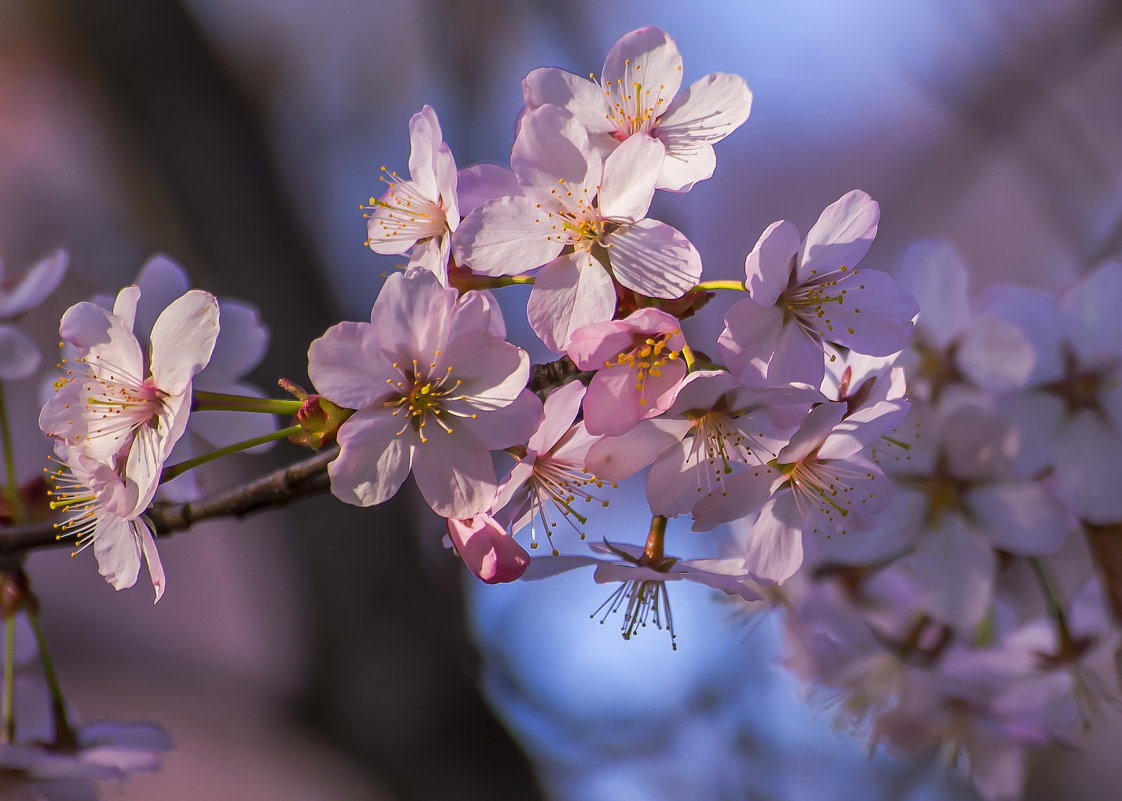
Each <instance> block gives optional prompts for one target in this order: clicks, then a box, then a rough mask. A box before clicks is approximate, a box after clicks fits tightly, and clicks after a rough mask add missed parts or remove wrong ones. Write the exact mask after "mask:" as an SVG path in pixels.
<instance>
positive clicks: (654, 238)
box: [604, 220, 701, 298]
mask: <svg viewBox="0 0 1122 801" xmlns="http://www.w3.org/2000/svg"><path fill="white" fill-rule="evenodd" d="M604 246H605V247H606V248H608V254H609V258H610V259H611V263H612V274H613V275H615V277H616V280H617V281H619V282H620V283H621V284H623V285H624V286H625V287H627V288H628V289H632V290H634V291H636V292H638V293H639V294H641V295H646V296H648V297H652V298H678V297H681V296H682V295H684V294H685V293H686V292H688V291H689V290H690V289H692V288H693V287H694V286H696V285H697V282H698V281H699V280H701V256H700V254H698V252H697V249H696V248H694V246H693V244H692V243H691V242H690V241H689V240H688V239H686V237H685V235H684V234H682V233H681V232H680V231H678V230H677V229H675V228H672V227H670V226H669V225H667V224H666V223H662V222H659V221H658V220H639V221H638V222H636V223H629V224H627V225H622V226H620V227H619V228H618V229H617V230H616V231H614V232H613V233H611V234H609V235H608V236H606V237H605V238H604Z"/></svg>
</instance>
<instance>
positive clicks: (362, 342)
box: [308, 323, 401, 409]
mask: <svg viewBox="0 0 1122 801" xmlns="http://www.w3.org/2000/svg"><path fill="white" fill-rule="evenodd" d="M308 376H309V377H310V378H311V379H312V385H313V386H314V387H315V389H316V392H318V393H319V394H321V395H323V396H324V397H325V398H327V399H328V400H330V401H331V402H332V403H337V404H338V405H340V406H342V407H344V408H347V409H364V408H366V407H367V406H369V405H370V404H372V403H374V401H375V400H377V399H379V398H383V397H385V396H386V395H387V394H388V393H389V391H390V390H391V389H392V387H390V386H389V385H387V383H386V381H387V380H391V381H392V380H400V379H401V374H400V373H399V372H398V371H396V370H394V369H393V368H392V367H391V366H390V363H389V362H388V361H386V358H385V356H383V355H382V351H381V349H380V348H379V347H378V338H377V332H376V331H375V330H374V326H373V325H371V324H370V323H337V324H336V325H333V326H331V328H329V329H327V332H326V333H325V334H324V335H323V336H322V337H320V338H319V339H317V340H315V341H314V342H312V344H311V345H310V346H309V347H308Z"/></svg>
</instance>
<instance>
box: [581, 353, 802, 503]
mask: <svg viewBox="0 0 1122 801" xmlns="http://www.w3.org/2000/svg"><path fill="white" fill-rule="evenodd" d="M674 392H675V395H674V398H673V403H672V404H671V405H670V406H669V408H667V410H666V412H665V413H664V414H663V415H661V416H659V417H656V418H654V419H649V420H641V421H639V423H638V424H637V425H636V426H635V427H634V428H632V429H631V430H630V431H628V432H626V433H624V434H622V435H620V436H618V437H606V438H604V439H603V440H601V441H600V442H598V443H597V444H595V445H594V446H593V447H592V448H591V449H590V450H589V452H588V461H587V467H588V469H589V470H591V471H592V472H594V473H595V474H596V475H598V476H600V477H602V478H605V479H611V480H612V481H622V480H623V479H624V478H627V477H628V476H630V475H631V474H632V473H634V472H636V471H637V470H640V469H642V468H643V467H646V466H647V465H652V467H651V471H650V474H649V475H648V477H647V502H648V504H649V505H650V508H651V512H652V513H653V514H656V515H663V516H666V517H676V516H677V515H680V514H688V513H689V512H690V511H692V509H693V507H694V506H695V505H696V504H697V503H698V501H700V500H701V499H702V498H708V497H711V496H712V495H714V494H724V493H725V485H726V482H727V480H728V479H729V477H730V476H732V475H734V474H735V472H736V471H738V470H741V469H749V470H752V471H760V472H762V473H764V474H766V475H770V476H772V477H773V479H774V481H778V480H779V478H780V476H779V473H777V472H775V471H773V470H772V468H770V467H768V466H767V463H768V462H770V461H771V460H772V459H774V458H775V457H776V454H777V453H778V452H779V450H780V449H781V448H782V447H783V446H784V445H785V444H786V441H787V437H786V434H787V433H788V432H785V431H784V430H782V429H781V428H779V427H777V426H776V425H775V424H774V423H773V421H772V420H771V419H770V417H769V414H768V407H773V406H779V405H788V406H790V405H794V406H797V407H798V408H799V409H800V410H801V411H802V413H803V414H805V413H806V410H807V408H808V407H809V406H810V404H811V403H812V402H813V401H815V400H818V399H819V398H820V397H821V396H820V395H819V394H818V393H817V392H814V391H812V390H805V391H799V390H795V389H791V388H788V389H774V390H766V389H765V390H761V389H748V388H745V387H741V386H740V385H739V384H738V383H737V381H736V379H735V378H734V377H733V376H732V375H730V374H729V373H727V372H724V371H723V370H698V371H695V372H692V373H690V374H689V375H688V376H686V378H685V380H684V381H683V382H682V383H681V384H680V385H679V386H678V387H677V388H676V390H675V391H674ZM773 483H774V482H773ZM751 488H752V490H753V491H754V492H755V493H756V509H758V508H759V507H760V506H762V505H763V504H764V502H765V501H766V500H767V499H768V496H769V495H770V494H771V489H772V487H771V485H770V484H768V482H766V481H760V482H755V483H753V484H752V485H751ZM740 500H741V503H739V504H738V505H737V508H738V510H741V509H743V508H744V506H745V504H747V505H749V506H750V505H751V502H750V501H748V500H747V499H746V498H744V497H742V498H741V499H740ZM751 511H755V510H754V509H749V510H748V511H743V512H742V514H748V513H750V512H751ZM721 522H727V521H721ZM714 525H715V524H714Z"/></svg>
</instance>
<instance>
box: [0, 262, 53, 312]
mask: <svg viewBox="0 0 1122 801" xmlns="http://www.w3.org/2000/svg"><path fill="white" fill-rule="evenodd" d="M68 260H69V256H68V255H67V253H66V251H65V250H56V251H53V252H52V253H50V254H48V255H47V256H45V257H43V258H42V259H40V260H39V261H38V262H36V263H35V266H33V267H32V268H31V269H30V270H28V271H27V272H26V273H25V274H24V276H23V277H22V278H20V279H19V282H18V283H17V284H16V285H15V287H14V288H13V289H12V291H11V293H10V294H9V293H7V292H0V319H4V320H8V319H11V318H12V317H16V316H17V315H20V314H23V313H24V312H25V311H28V310H29V309H33V308H35V307H36V306H38V305H39V304H40V303H42V302H43V301H44V300H46V298H47V295H49V294H51V293H52V292H54V291H55V287H57V286H58V285H59V282H61V281H62V277H63V276H64V275H65V274H66V264H67V262H68Z"/></svg>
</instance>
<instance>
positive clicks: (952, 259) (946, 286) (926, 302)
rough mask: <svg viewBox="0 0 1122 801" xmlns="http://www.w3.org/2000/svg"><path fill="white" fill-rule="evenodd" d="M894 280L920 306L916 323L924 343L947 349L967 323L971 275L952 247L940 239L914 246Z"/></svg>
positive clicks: (902, 258) (907, 253) (908, 251)
mask: <svg viewBox="0 0 1122 801" xmlns="http://www.w3.org/2000/svg"><path fill="white" fill-rule="evenodd" d="M896 278H897V279H898V280H899V281H900V283H902V284H903V285H904V287H906V288H907V290H908V291H909V292H910V293H911V294H912V297H913V298H915V299H916V302H917V303H918V304H919V321H918V322H917V323H916V325H917V327H918V328H919V330H920V331H921V332H922V333H923V337H924V339H925V340H926V341H927V342H929V343H931V344H932V345H934V346H935V347H936V348H939V349H940V350H941V349H943V348H945V347H947V345H949V344H950V342H951V340H952V339H954V338H955V337H956V336H957V335H958V333H959V332H960V331H962V330H963V329H965V328H966V324H967V322H968V321H969V319H970V296H969V294H968V289H969V284H970V275H969V273H968V271H967V269H966V264H965V262H963V260H962V256H961V255H959V252H958V251H957V250H955V248H954V245H952V244H951V243H949V242H945V241H943V240H941V239H925V240H922V241H919V242H916V243H915V244H913V245H912V246H911V247H909V248H908V249H907V250H906V251H904V255H903V256H902V257H901V259H900V265H899V266H898V267H897V268H896Z"/></svg>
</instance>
